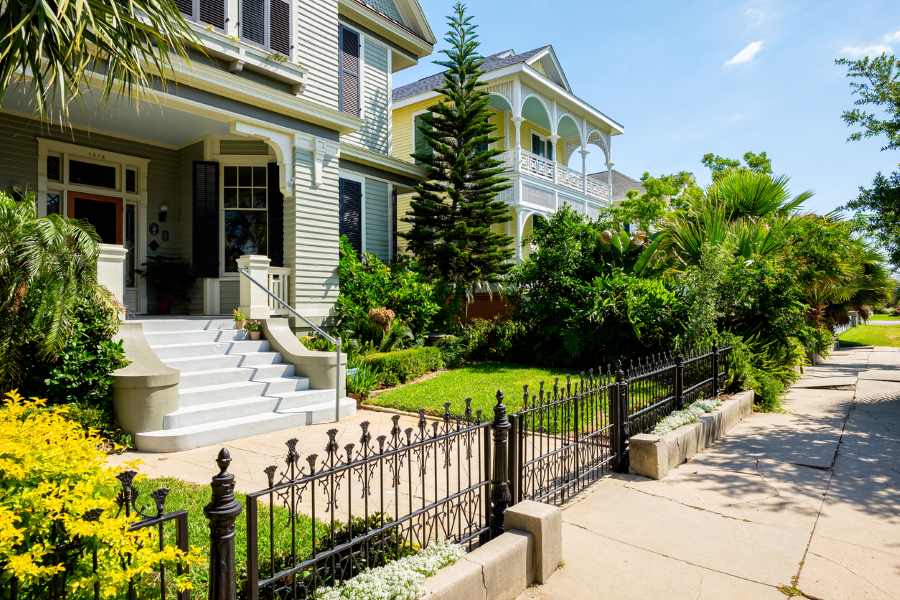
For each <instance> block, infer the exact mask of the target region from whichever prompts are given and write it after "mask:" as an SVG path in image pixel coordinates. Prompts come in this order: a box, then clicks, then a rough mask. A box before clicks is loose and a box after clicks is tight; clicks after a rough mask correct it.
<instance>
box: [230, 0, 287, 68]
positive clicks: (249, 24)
mask: <svg viewBox="0 0 900 600" xmlns="http://www.w3.org/2000/svg"><path fill="white" fill-rule="evenodd" d="M240 13H241V19H240V36H241V39H242V40H243V41H245V42H250V43H252V44H257V45H259V46H262V47H264V48H266V49H267V50H271V51H272V52H277V53H279V54H283V55H284V56H288V57H289V56H290V55H291V3H290V2H289V1H287V0H240Z"/></svg>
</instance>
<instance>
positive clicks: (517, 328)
mask: <svg viewBox="0 0 900 600" xmlns="http://www.w3.org/2000/svg"><path fill="white" fill-rule="evenodd" d="M525 331H526V328H525V326H524V325H523V324H522V323H521V322H519V321H515V320H507V321H488V320H485V319H475V320H474V321H472V322H471V323H467V324H466V325H464V326H463V327H462V334H461V336H460V338H459V341H460V351H461V352H462V356H463V357H464V359H465V360H471V361H514V360H517V359H523V358H524V357H522V356H520V354H521V353H520V351H519V349H520V348H521V347H522V345H523V344H524V343H525Z"/></svg>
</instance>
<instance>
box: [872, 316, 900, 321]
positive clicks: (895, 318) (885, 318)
mask: <svg viewBox="0 0 900 600" xmlns="http://www.w3.org/2000/svg"><path fill="white" fill-rule="evenodd" d="M869 320H870V321H900V316H897V315H871V316H870V317H869Z"/></svg>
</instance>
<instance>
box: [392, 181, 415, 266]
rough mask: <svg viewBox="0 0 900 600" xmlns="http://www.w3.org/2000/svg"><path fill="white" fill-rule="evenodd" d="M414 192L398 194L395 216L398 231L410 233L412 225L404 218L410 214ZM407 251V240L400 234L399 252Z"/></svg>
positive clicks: (398, 241)
mask: <svg viewBox="0 0 900 600" xmlns="http://www.w3.org/2000/svg"><path fill="white" fill-rule="evenodd" d="M413 196H414V194H411V193H410V194H398V195H397V214H396V216H395V217H394V218H395V219H397V233H398V234H401V233H408V232H409V230H410V228H411V226H410V224H409V223H407V222H406V221H403V219H404V218H405V217H406V215H407V214H409V212H410V210H411V206H410V204H411V203H412V199H413ZM405 251H406V240H405V239H404V238H403V237H401V236H400V235H398V236H397V252H398V253H399V252H405Z"/></svg>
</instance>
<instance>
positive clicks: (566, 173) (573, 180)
mask: <svg viewBox="0 0 900 600" xmlns="http://www.w3.org/2000/svg"><path fill="white" fill-rule="evenodd" d="M556 181H557V183H559V184H560V185H562V186H564V187H567V188H569V189H572V190H575V191H576V192H580V191H582V190H581V184H582V181H584V177H583V176H582V175H581V173H579V172H578V171H576V170H574V169H570V168H569V167H566V166H563V165H556Z"/></svg>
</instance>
